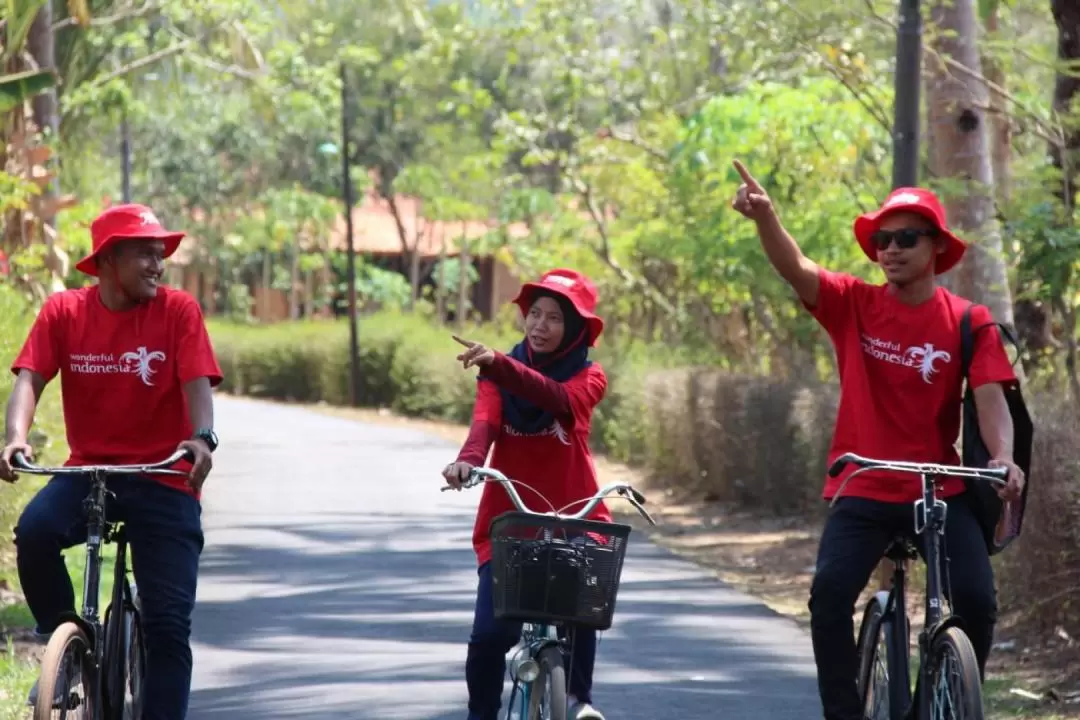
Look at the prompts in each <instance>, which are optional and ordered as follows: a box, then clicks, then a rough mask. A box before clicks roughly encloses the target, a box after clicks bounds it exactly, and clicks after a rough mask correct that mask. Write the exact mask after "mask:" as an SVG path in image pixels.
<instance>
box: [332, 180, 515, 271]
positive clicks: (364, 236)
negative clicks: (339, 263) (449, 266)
mask: <svg viewBox="0 0 1080 720" xmlns="http://www.w3.org/2000/svg"><path fill="white" fill-rule="evenodd" d="M394 201H395V203H396V204H397V208H398V212H399V213H400V215H401V224H402V226H403V227H404V230H405V237H406V238H408V240H409V243H410V244H412V243H415V242H417V240H416V238H417V231H418V230H419V242H418V247H417V250H418V251H419V253H420V255H421V257H437V256H439V255H440V254H441V253H442V251H443V246H444V245H445V246H446V254H447V255H457V254H458V253H459V248H458V242H459V241H460V239H461V238H462V237H464V238H466V239H468V240H475V239H476V238H480V237H484V236H485V235H487V234H489V233H492V232H494V231H496V230H499V228H500V225H499V223H497V222H495V221H482V220H465V221H456V220H455V221H443V220H428V219H426V218H424V217H423V209H422V204H421V202H420V200H419V199H418V198H415V197H412V196H409V195H397V196H395V198H394ZM352 220H353V248H354V249H355V250H356V251H357V252H359V253H365V254H368V255H398V254H401V253H402V252H403V249H402V244H401V234H400V232H399V230H398V226H397V221H396V220H395V219H394V213H393V212H392V211H391V209H390V203H389V202H388V201H387V200H385V199H384V198H382V197H380V196H379V195H378V194H377V193H376V192H374V191H369V192H367V193H365V194H364V197H363V199H362V201H361V202H360V204H359V205H357V206H356V207H354V208H353V212H352ZM506 230H507V232H509V234H510V237H512V238H522V237H526V236H528V235H529V228H528V226H526V225H525V224H524V223H514V224H512V225H509V226H507V227H506ZM347 231H348V230H347V227H346V223H345V215H344V214H341V215H339V216H338V218H337V220H335V222H334V227H333V228H332V229H331V231H330V247H331V248H332V249H334V250H344V249H346V248H347V247H348V243H347V241H346V238H345V235H346V233H347Z"/></svg>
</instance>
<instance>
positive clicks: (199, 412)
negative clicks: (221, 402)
mask: <svg viewBox="0 0 1080 720" xmlns="http://www.w3.org/2000/svg"><path fill="white" fill-rule="evenodd" d="M184 395H185V396H186V397H187V406H188V418H189V419H190V420H191V426H192V427H193V428H194V429H195V430H202V429H209V428H213V427H214V394H213V392H212V391H211V390H210V380H209V379H207V378H204V377H203V378H197V379H195V380H192V381H191V382H189V383H187V384H186V385H184Z"/></svg>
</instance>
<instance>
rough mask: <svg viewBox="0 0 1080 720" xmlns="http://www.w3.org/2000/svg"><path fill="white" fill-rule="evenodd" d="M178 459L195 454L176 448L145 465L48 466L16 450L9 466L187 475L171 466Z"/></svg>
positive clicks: (51, 471)
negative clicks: (160, 459) (174, 450)
mask: <svg viewBox="0 0 1080 720" xmlns="http://www.w3.org/2000/svg"><path fill="white" fill-rule="evenodd" d="M180 460H187V461H189V462H193V461H194V460H195V456H194V455H192V453H191V451H190V450H177V451H176V452H174V453H173V454H172V455H170V456H169V457H168V458H166V459H165V460H162V461H161V462H158V463H149V464H146V465H73V466H71V467H52V468H49V467H41V466H40V465H34V464H33V463H31V462H28V461H27V460H26V458H25V457H23V454H22V453H20V452H17V453H14V454H13V455H12V456H11V467H12V469H13V470H18V471H19V472H24V473H27V474H28V475H60V474H65V475H95V474H97V473H102V474H105V475H187V473H186V472H184V471H183V470H174V469H172V467H171V466H172V465H175V464H176V463H177V462H179V461H180Z"/></svg>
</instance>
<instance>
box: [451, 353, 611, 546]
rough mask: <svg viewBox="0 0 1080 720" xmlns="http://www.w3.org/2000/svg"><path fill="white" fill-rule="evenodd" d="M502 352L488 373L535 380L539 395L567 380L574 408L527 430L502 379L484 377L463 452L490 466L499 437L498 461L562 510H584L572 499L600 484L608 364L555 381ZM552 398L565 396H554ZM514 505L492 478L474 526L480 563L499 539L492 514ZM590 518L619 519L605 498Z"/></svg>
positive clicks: (526, 498) (535, 504) (538, 504)
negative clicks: (593, 435) (598, 441)
mask: <svg viewBox="0 0 1080 720" xmlns="http://www.w3.org/2000/svg"><path fill="white" fill-rule="evenodd" d="M496 357H497V359H496V367H492V368H490V369H485V373H486V374H489V375H492V376H495V377H499V378H500V379H502V377H507V378H508V381H513V382H515V383H522V384H524V385H527V386H528V388H529V390H530V392H531V393H535V394H544V393H545V392H546V393H548V394H549V395H554V393H551V390H556V392H557V393H558V394H559V395H562V392H559V390H560V387H555V386H556V385H557V386H561V391H563V392H565V397H564V398H563V399H564V400H568V403H567V407H566V410H567V412H566V413H556V414H555V420H554V421H553V422H552V424H551V426H550V427H548V428H547V429H545V430H543V431H541V432H539V433H536V434H533V435H522V434H520V433H519V432H517V431H515V430H514V429H513V428H512V427H510V426H509V425H508V424H506V423H504V422H503V417H502V396H501V395H500V394H499V388H498V386H497V385H496V383H495V382H488V381H485V382H480V383H477V390H476V405H475V407H474V409H473V421H472V428H473V430H472V431H471V432H470V442H468V443H466V445H465V447H463V448H462V451H461V454H460V455H459V458H458V459H459V460H460V461H462V462H468V463H470V464H472V465H482V464H483V462H484V458H485V457H486V456H487V451H488V448H490V447H491V443H492V442H494V446H495V447H494V450H493V451H492V453H491V462H490V463H489V465H490V467H492V468H494V469H496V470H498V471H499V472H501V473H503V474H504V475H506V476H507V477H508V478H510V479H512V480H517V481H518V482H519V483H525V484H526V485H529V486H530V487H532V488H535V489H536V491H537V492H539V493H540V494H541V495H543V497H544V498H547V499H548V501H550V503H551V504H552V505H554V506H555V509H556V510H560V511H563V512H567V513H574V512H578V511H580V510H581V508H582V506H583V503H579V504H577V505H573V506H570V507H566V506H567V505H569V504H570V503H572V502H574V501H577V500H582V499H585V498H589V497H592V496H593V495H595V494H596V491H597V490H598V489H599V485H598V484H597V480H596V467H595V465H594V464H593V459H592V452H591V451H590V450H589V431H590V426H591V422H592V413H593V408H595V407H596V405H597V404H598V403H599V402H600V400H601V399H603V397H604V394H605V393H606V392H607V376H606V375H605V374H604V370H603V368H601V367H600V365H599V364H597V363H595V362H594V363H592V364H591V365H590V366H589V367H587V368H585V369H584V370H582V371H581V372H579V373H578V374H577V375H575V376H574V377H572V378H570V380H568V381H566V382H565V383H555V381H552V380H549V379H546V378H543V376H541V375H540V374H539V373H536V372H535V371H533V370H531V369H530V368H527V367H525V366H524V365H522V364H521V363H518V362H517V361H516V360H513V359H511V358H509V357H507V356H505V355H497V356H496ZM545 383H546V384H547V390H545V388H544V385H545ZM552 400H553V401H555V402H557V400H556V399H555V398H554V397H553V398H552ZM538 404H539V403H538ZM541 407H543V405H541ZM477 438H479V439H477ZM514 489H515V490H517V492H518V494H519V495H520V496H521V499H522V502H524V503H525V505H526V506H527V507H528V508H529V509H530V510H533V511H536V512H548V511H550V510H551V509H552V508H551V507H550V506H548V505H547V503H545V502H544V500H543V499H542V498H541V497H539V496H537V494H536V493H535V492H532V491H530V490H529V489H528V488H525V487H523V486H522V485H520V484H517V485H515V486H514ZM514 510H516V508H515V507H514V504H513V502H512V501H511V500H510V497H509V496H508V495H507V494H506V491H505V490H504V489H503V487H502V485H499V484H498V483H485V484H484V487H483V491H482V494H481V496H480V506H479V508H478V509H477V512H476V524H475V525H474V527H473V548H474V549H475V550H476V559H477V563H478V564H479V565H483V564H484V563H486V562H488V561H489V560H490V559H491V542H490V540H489V539H488V530H489V528H490V526H491V521H492V520H494V519H495V518H496V517H498V516H499V515H502V514H503V513H505V512H510V511H514ZM589 519H590V520H598V521H601V522H611V513H610V512H609V511H608V509H607V507H606V506H605V505H604V503H600V504H599V505H597V506H596V508H594V509H593V511H592V512H591V513H590V514H589Z"/></svg>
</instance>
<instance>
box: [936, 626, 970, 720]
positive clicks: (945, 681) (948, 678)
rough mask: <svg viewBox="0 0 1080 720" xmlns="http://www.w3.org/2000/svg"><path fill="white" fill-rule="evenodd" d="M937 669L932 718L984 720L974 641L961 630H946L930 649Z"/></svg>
mask: <svg viewBox="0 0 1080 720" xmlns="http://www.w3.org/2000/svg"><path fill="white" fill-rule="evenodd" d="M929 660H930V667H931V668H933V674H932V676H931V678H932V683H931V686H930V688H929V692H930V715H931V717H933V718H941V719H942V720H983V704H982V682H981V681H980V678H979V661H978V660H977V659H976V657H975V649H974V648H972V647H971V640H969V639H968V636H967V635H965V634H964V631H963V630H961V629H960V628H958V627H955V626H954V627H950V628H946V629H945V630H944V631H943V632H941V633H939V634H938V635H937V637H935V638H934V642H933V644H932V645H931V646H930V658H929Z"/></svg>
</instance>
